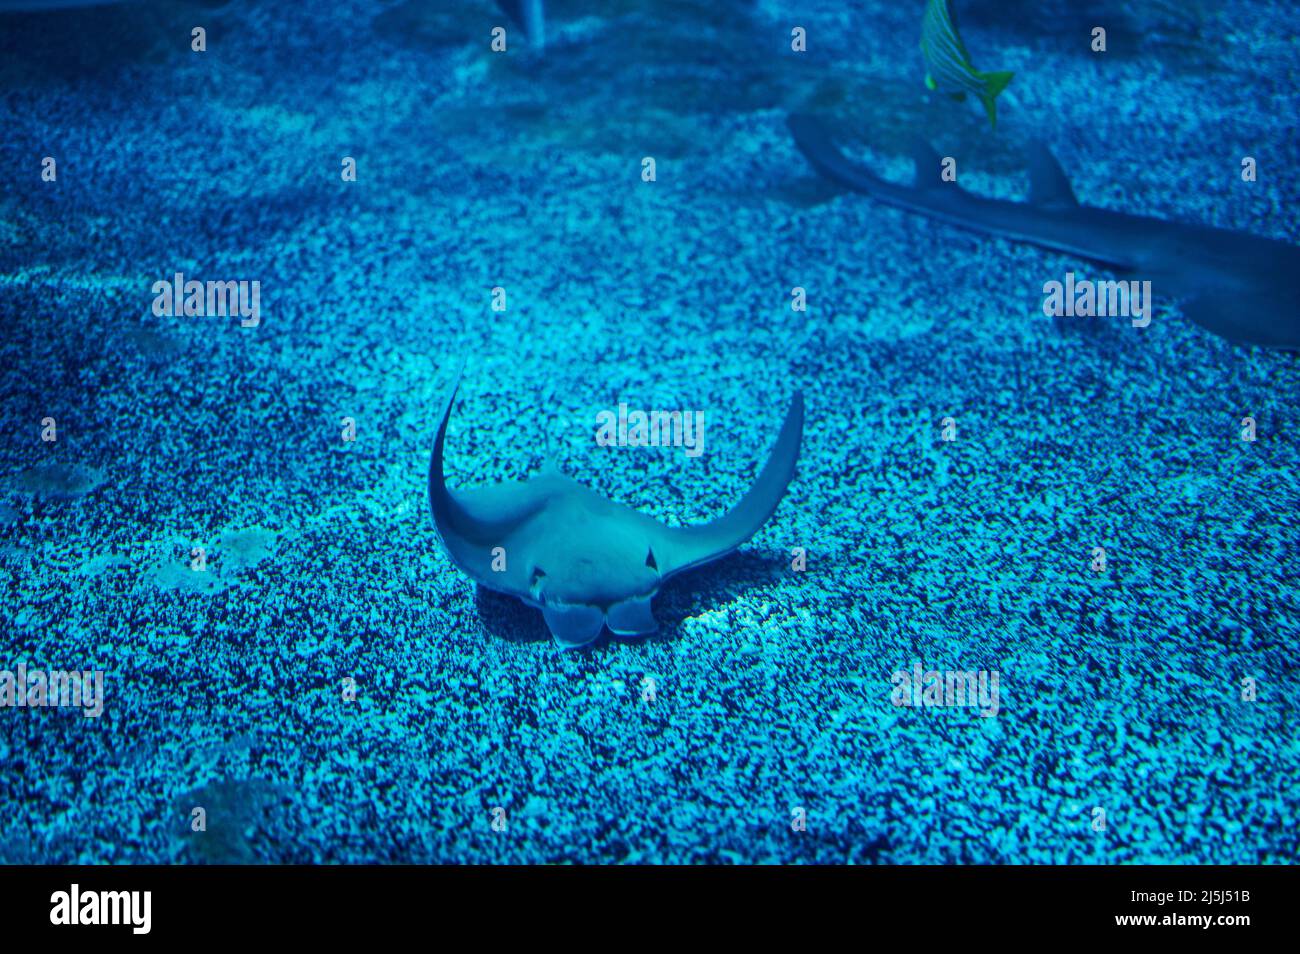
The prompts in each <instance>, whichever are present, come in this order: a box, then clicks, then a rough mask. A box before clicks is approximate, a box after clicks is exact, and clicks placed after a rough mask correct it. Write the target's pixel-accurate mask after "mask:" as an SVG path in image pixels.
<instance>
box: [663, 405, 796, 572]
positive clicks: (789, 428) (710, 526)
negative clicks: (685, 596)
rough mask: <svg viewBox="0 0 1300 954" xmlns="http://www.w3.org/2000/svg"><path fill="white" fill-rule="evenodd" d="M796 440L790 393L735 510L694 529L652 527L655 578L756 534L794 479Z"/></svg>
mask: <svg viewBox="0 0 1300 954" xmlns="http://www.w3.org/2000/svg"><path fill="white" fill-rule="evenodd" d="M802 440H803V394H802V393H800V392H797V391H796V392H795V395H794V399H793V400H792V401H791V402H790V410H789V411H787V412H786V415H785V423H784V424H782V425H781V433H780V435H779V436H778V437H777V440H776V446H775V447H774V448H772V453H771V455H770V456H769V457H768V459H767V463H766V464H764V465H763V470H762V471H761V472H760V473H759V475H758V479H757V480H755V481H754V485H753V486H752V487H750V488H749V491H748V492H747V493H746V494H745V496H743V497H742V498H740V502H739V503H738V504H736V506H735V507H733V508H732V509H731V510H729V511H728V512H727V513H725V514H723V515H722V516H721V517H719V518H718V519H716V520H712V521H710V522H709V523H706V524H702V525H700V526H696V527H665V526H663V525H662V524H658V525H657V526H658V532H659V536H660V539H659V541H658V542H656V544H655V545H654V551H655V556H656V558H657V559H658V560H659V571H660V573H661V574H662V575H663V576H664V577H668V576H671V575H672V574H674V573H679V572H681V571H682V570H686V569H689V568H690V567H693V566H699V565H700V564H702V563H708V562H709V561H710V560H716V559H717V558H718V557H720V556H725V555H726V554H728V553H730V552H731V551H732V550H734V549H736V548H737V547H739V546H740V545H741V544H743V543H744V542H745V541H746V540H748V539H749V538H750V537H752V536H753V535H754V534H755V533H757V532H758V531H759V529H760V528H761V527H762V526H763V524H765V523H766V522H767V519H768V517H770V516H772V512H773V511H774V510H776V505H777V504H779V503H780V502H781V498H782V497H783V496H785V491H786V488H787V487H788V486H789V485H790V480H791V479H792V478H793V477H794V469H795V464H796V463H797V462H798V460H799V445H800V442H801V441H802Z"/></svg>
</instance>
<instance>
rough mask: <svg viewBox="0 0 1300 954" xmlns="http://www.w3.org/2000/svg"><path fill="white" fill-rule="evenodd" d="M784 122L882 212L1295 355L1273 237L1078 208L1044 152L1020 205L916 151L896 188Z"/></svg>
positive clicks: (1296, 251) (803, 128) (834, 176)
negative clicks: (1052, 260)
mask: <svg viewBox="0 0 1300 954" xmlns="http://www.w3.org/2000/svg"><path fill="white" fill-rule="evenodd" d="M787 124H788V125H789V128H790V131H791V133H792V134H793V136H794V140H795V144H796V145H797V146H798V147H799V150H800V152H802V153H803V155H804V157H805V158H806V159H807V160H808V162H809V163H810V164H811V165H812V167H813V168H814V169H816V170H817V172H818V173H820V174H821V175H823V176H825V177H826V178H827V179H830V180H831V181H833V182H836V183H838V184H840V185H842V186H845V187H847V188H849V189H853V190H855V191H857V192H862V193H865V194H866V195H870V196H872V197H873V198H876V199H879V200H880V201H882V202H887V203H889V204H890V205H894V206H898V207H900V208H903V209H908V210H910V211H912V212H917V213H920V214H922V215H926V216H928V217H930V218H932V219H938V220H940V221H943V222H947V223H950V224H952V225H956V226H959V227H961V228H965V229H971V230H974V231H976V232H982V233H984V234H987V235H997V236H1002V237H1004V238H1009V239H1014V240H1016V241H1021V242H1029V243H1031V244H1034V245H1038V246H1041V247H1043V248H1049V249H1053V250H1055V251H1059V252H1065V253H1067V254H1071V255H1077V256H1078V257H1080V258H1084V259H1088V260H1089V261H1093V262H1097V263H1099V264H1102V265H1105V266H1107V267H1108V268H1110V269H1112V270H1114V271H1116V272H1118V273H1120V274H1121V275H1125V276H1128V277H1131V278H1137V279H1142V280H1150V281H1151V286H1152V290H1153V292H1154V293H1155V294H1157V295H1163V296H1169V297H1176V298H1179V299H1181V307H1182V311H1183V314H1185V315H1186V316H1187V317H1188V318H1190V319H1191V320H1192V321H1194V322H1195V323H1196V324H1198V325H1200V326H1201V327H1203V328H1205V329H1207V330H1209V331H1211V332H1213V333H1215V334H1217V335H1220V336H1221V337H1224V338H1227V339H1228V340H1230V341H1233V342H1236V343H1238V344H1248V345H1261V346H1264V347H1269V348H1284V349H1289V350H1300V247H1297V246H1295V245H1290V244H1288V243H1286V242H1279V241H1276V240H1274V239H1269V238H1263V237H1261V236H1258V235H1251V234H1249V233H1246V232H1236V231H1232V230H1229V229H1219V228H1214V227H1212V226H1207V225H1192V224H1186V223H1181V222H1171V221H1167V220H1164V219H1155V218H1149V217H1146V216H1140V215H1130V214H1128V213H1125V212H1114V211H1111V210H1109V209H1101V208H1096V207H1093V206H1086V205H1080V204H1079V201H1078V200H1077V199H1076V198H1075V196H1074V191H1073V190H1072V189H1071V188H1070V183H1069V180H1068V179H1067V178H1066V175H1065V173H1064V171H1062V169H1061V166H1060V164H1059V163H1058V162H1057V160H1056V157H1055V156H1053V155H1052V153H1051V151H1050V150H1048V149H1047V147H1046V146H1043V145H1041V144H1039V145H1036V146H1035V147H1034V151H1033V153H1032V154H1031V156H1030V165H1029V174H1030V200H1029V202H1028V203H1020V202H1009V201H1006V200H1003V199H989V198H984V197H981V196H977V195H972V194H971V193H969V192H967V191H965V190H964V189H962V188H960V187H959V186H958V185H957V184H956V183H955V182H945V181H943V180H942V178H941V177H940V171H941V168H942V167H941V164H940V159H939V156H938V155H936V154H935V153H934V151H933V150H932V149H931V148H930V147H929V146H928V145H926V144H924V143H918V144H917V146H916V147H915V156H914V158H915V162H916V181H915V183H914V184H913V185H912V186H902V185H896V184H894V183H892V182H887V181H886V180H884V179H881V178H880V177H878V176H876V175H874V174H872V173H871V172H870V171H869V170H867V169H865V168H864V167H862V166H860V165H858V164H856V163H854V162H852V161H851V160H849V159H848V158H847V157H846V156H845V155H844V154H843V153H842V152H841V151H840V150H839V149H838V148H837V147H836V146H835V144H834V141H833V140H832V137H831V134H830V131H829V129H827V128H826V126H825V124H824V123H822V122H821V121H820V120H818V119H815V118H813V117H811V116H804V115H792V116H790V117H788V119H787Z"/></svg>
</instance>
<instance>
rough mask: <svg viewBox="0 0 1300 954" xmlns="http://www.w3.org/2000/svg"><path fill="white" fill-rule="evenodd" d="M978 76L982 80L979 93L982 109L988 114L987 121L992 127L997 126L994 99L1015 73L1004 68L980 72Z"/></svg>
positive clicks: (996, 111) (995, 127)
mask: <svg viewBox="0 0 1300 954" xmlns="http://www.w3.org/2000/svg"><path fill="white" fill-rule="evenodd" d="M978 75H979V78H980V79H981V80H983V81H984V92H983V93H981V94H980V102H982V103H983V104H984V111H985V112H986V113H988V114H989V123H990V125H992V126H993V128H994V129H997V128H998V110H997V105H996V102H995V101H996V100H997V98H998V94H999V93H1001V92H1002V91H1003V90H1004V89H1006V88H1007V84H1008V83H1010V82H1011V77H1013V76H1015V75H1016V74H1015V73H1011V72H1007V71H1005V70H1003V71H999V72H994V73H980V74H978Z"/></svg>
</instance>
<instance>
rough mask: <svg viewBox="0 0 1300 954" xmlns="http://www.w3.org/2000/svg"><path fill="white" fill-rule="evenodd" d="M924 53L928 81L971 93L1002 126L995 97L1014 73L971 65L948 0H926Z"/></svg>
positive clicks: (942, 89)
mask: <svg viewBox="0 0 1300 954" xmlns="http://www.w3.org/2000/svg"><path fill="white" fill-rule="evenodd" d="M921 55H922V56H923V57H925V68H926V70H928V72H927V73H926V74H925V85H926V86H928V87H929V88H930V89H934V90H939V91H940V92H944V93H947V94H949V95H950V96H953V97H955V98H956V99H965V98H966V94H967V93H971V94H972V95H973V96H975V98H976V99H978V100H979V101H980V102H981V103H983V104H984V111H985V112H987V113H988V114H989V122H990V123H992V125H993V128H994V129H997V128H998V114H997V109H996V108H995V107H994V105H993V101H994V100H995V99H996V98H997V95H998V93H1000V92H1002V91H1003V90H1004V89H1006V88H1007V84H1008V83H1010V82H1011V77H1012V76H1014V75H1015V74H1014V73H981V72H980V71H979V70H977V69H975V67H973V66H971V62H970V55H969V54H968V53H967V52H966V44H964V43H962V41H961V37H960V36H958V35H957V26H956V25H955V24H954V23H953V22H952V14H951V13H950V12H949V10H948V0H926V4H925V16H924V17H923V18H922V20H921Z"/></svg>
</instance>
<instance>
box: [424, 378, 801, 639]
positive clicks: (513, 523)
mask: <svg viewBox="0 0 1300 954" xmlns="http://www.w3.org/2000/svg"><path fill="white" fill-rule="evenodd" d="M458 387H459V381H457V384H456V385H454V386H453V387H452V388H451V393H450V395H449V396H448V398H447V401H446V404H445V405H444V406H443V410H442V421H441V423H440V424H439V425H438V436H437V439H436V441H435V443H434V446H433V453H432V455H431V456H430V459H429V509H430V510H431V511H432V514H433V525H434V527H435V528H436V530H437V531H438V536H439V537H440V538H441V540H442V543H443V546H444V547H445V548H446V550H447V554H448V555H449V556H450V557H451V561H452V563H453V564H455V565H456V566H457V567H459V568H460V569H461V570H462V571H463V572H464V573H466V574H467V575H468V576H469V577H470V578H471V579H473V580H475V581H477V582H478V583H479V584H481V585H482V586H484V587H486V588H488V589H490V590H495V591H496V592H499V593H505V594H508V595H510V596H515V597H518V598H519V599H521V600H523V602H525V603H527V604H528V605H529V606H533V607H536V608H538V609H540V610H541V611H542V616H543V617H544V618H545V620H546V625H547V626H548V627H549V628H550V631H551V635H552V636H553V637H554V639H555V642H556V643H557V644H558V645H559V646H561V647H562V648H566V649H567V648H574V647H578V646H585V645H586V644H587V643H590V642H591V641H592V640H594V639H595V638H596V637H597V636H599V635H600V634H601V632H602V630H603V629H604V627H606V626H608V627H609V630H610V632H612V633H614V634H615V635H616V636H643V635H649V634H650V633H653V632H655V631H656V630H657V629H658V626H657V624H656V623H655V619H654V616H653V615H652V613H651V611H650V600H651V599H652V598H653V597H654V596H655V594H656V593H658V592H659V587H660V586H661V585H662V584H663V582H664V580H666V579H668V578H669V577H670V576H673V575H674V574H676V573H680V572H682V571H683V570H688V569H690V568H692V567H697V566H700V565H702V564H705V563H708V562H710V561H712V560H716V559H718V558H719V557H721V556H725V555H726V554H728V553H730V552H731V551H733V550H735V549H736V548H737V547H739V546H740V545H741V544H743V543H745V542H746V541H747V540H749V538H750V537H752V536H753V535H754V534H755V533H757V532H758V530H759V528H760V527H762V526H763V524H765V523H766V522H767V520H768V518H769V517H770V516H771V515H772V513H773V511H775V510H776V506H777V504H778V503H780V501H781V498H782V497H783V496H784V495H785V491H786V487H787V486H788V485H789V483H790V480H791V478H792V477H793V476H794V470H795V462H796V461H797V459H798V457H799V444H800V440H801V439H802V436H803V395H802V394H801V393H799V392H796V393H795V395H794V399H793V400H792V401H791V403H790V409H789V411H788V412H787V413H786V417H785V423H784V424H782V425H781V432H780V434H779V435H778V437H777V440H776V446H775V447H774V448H773V450H772V453H771V455H770V456H769V457H768V460H767V463H766V464H765V465H764V466H763V469H762V471H760V473H759V475H758V478H757V479H756V480H755V481H754V483H753V485H752V486H751V487H750V488H749V490H748V491H747V492H746V493H745V495H744V496H743V497H742V498H741V499H740V502H739V503H737V504H736V506H735V507H734V508H732V509H731V510H730V511H728V512H727V513H726V514H724V515H723V516H721V517H718V518H717V519H715V520H712V521H710V522H709V523H705V524H701V525H698V526H690V527H669V526H665V525H664V524H662V523H659V522H658V521H657V520H654V519H653V518H651V517H648V516H646V515H645V514H643V513H639V512H638V511H636V510H633V509H632V508H631V507H628V506H626V505H624V504H621V503H616V502H614V501H612V500H607V499H605V498H604V497H602V496H601V495H600V494H598V493H596V491H594V490H592V489H590V488H589V487H586V486H584V485H583V484H580V483H578V482H577V481H576V480H573V479H572V478H570V477H568V476H566V475H564V474H562V473H560V472H559V471H558V470H556V469H555V468H553V467H550V466H547V467H545V468H543V469H542V471H541V472H539V473H538V474H536V475H535V476H533V477H531V478H530V479H528V480H527V481H524V482H522V483H513V484H502V485H498V486H490V487H479V488H475V489H471V490H451V489H449V488H448V487H447V484H446V480H445V478H444V474H443V444H444V442H445V440H446V437H447V422H448V421H449V420H450V419H451V409H452V404H453V403H454V401H455V399H456V391H457V389H458Z"/></svg>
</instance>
